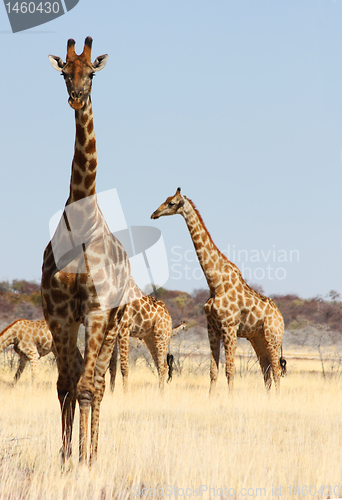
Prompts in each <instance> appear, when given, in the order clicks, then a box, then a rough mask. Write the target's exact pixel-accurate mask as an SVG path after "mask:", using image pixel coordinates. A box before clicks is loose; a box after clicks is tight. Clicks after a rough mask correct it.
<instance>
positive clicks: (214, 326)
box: [151, 188, 284, 391]
mask: <svg viewBox="0 0 342 500" xmlns="http://www.w3.org/2000/svg"><path fill="white" fill-rule="evenodd" d="M173 214H180V215H182V216H183V217H184V219H185V222H186V224H187V227H188V229H189V232H190V235H191V238H192V241H193V244H194V247H195V250H196V254H197V257H198V259H199V263H200V265H201V267H202V270H203V272H204V275H205V277H206V280H207V283H208V286H209V289H210V298H209V299H208V301H207V302H206V304H205V306H204V310H205V314H206V319H207V326H208V337H209V343H210V349H211V364H210V391H213V390H214V387H215V385H216V382H217V376H218V369H219V356H220V343H221V341H222V342H223V346H224V349H225V357H226V377H227V381H228V387H229V389H232V387H233V380H234V359H235V351H236V342H237V337H243V338H246V339H248V340H249V341H250V342H251V344H252V346H253V348H254V350H255V352H256V355H257V357H258V359H259V363H260V366H261V370H262V373H263V376H264V381H265V385H266V387H267V388H268V389H269V388H270V387H271V380H272V379H271V373H272V374H273V379H274V384H275V387H276V390H277V391H278V390H279V383H280V376H281V372H282V368H281V361H282V360H283V358H282V357H281V349H282V339H283V332H284V320H283V317H282V315H281V313H280V312H279V310H278V308H277V306H276V305H275V303H274V302H273V300H272V299H270V298H268V297H265V296H264V295H262V294H260V293H258V292H257V291H255V290H253V289H252V288H251V287H250V286H249V285H248V284H247V283H246V282H245V280H244V279H243V277H242V274H241V272H240V270H239V269H238V268H237V267H236V266H235V264H233V263H232V262H230V261H229V260H228V259H227V258H226V257H225V256H224V255H223V254H222V253H221V252H220V251H219V250H218V248H217V247H216V245H215V244H214V242H213V240H212V238H211V236H210V234H209V232H208V230H207V228H206V227H205V225H204V222H203V220H202V217H201V215H200V214H199V212H198V210H197V209H196V207H195V205H194V203H193V202H192V201H191V200H189V199H188V198H186V197H185V196H182V195H181V191H180V188H178V189H177V191H176V194H175V195H174V196H171V197H169V198H167V199H166V201H165V202H164V203H163V204H162V205H161V206H160V207H159V208H158V209H157V210H156V211H155V212H154V213H153V214H152V216H151V218H152V219H158V218H159V217H162V216H166V215H173ZM283 362H284V360H283Z"/></svg>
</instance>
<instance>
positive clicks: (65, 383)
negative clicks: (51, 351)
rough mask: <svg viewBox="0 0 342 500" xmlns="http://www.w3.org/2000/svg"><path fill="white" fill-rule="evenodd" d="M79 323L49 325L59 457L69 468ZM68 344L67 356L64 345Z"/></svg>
mask: <svg viewBox="0 0 342 500" xmlns="http://www.w3.org/2000/svg"><path fill="white" fill-rule="evenodd" d="M78 327H79V324H78V323H75V324H73V325H71V326H69V325H63V326H61V325H60V324H57V325H56V323H54V322H53V323H52V325H50V329H51V332H52V334H53V338H54V344H55V355H56V360H57V365H58V380H57V393H58V399H59V404H60V407H61V420H62V448H61V450H60V457H61V462H62V467H63V468H64V469H68V468H70V466H71V464H70V458H71V453H72V449H71V439H72V428H73V422H74V416H75V406H76V385H77V381H78V379H79V377H80V373H81V370H82V368H83V366H82V362H81V360H82V356H81V354H80V353H79V351H78V349H77V345H76V343H77V332H78ZM67 345H68V346H69V356H68V354H67V351H66V349H65V346H67Z"/></svg>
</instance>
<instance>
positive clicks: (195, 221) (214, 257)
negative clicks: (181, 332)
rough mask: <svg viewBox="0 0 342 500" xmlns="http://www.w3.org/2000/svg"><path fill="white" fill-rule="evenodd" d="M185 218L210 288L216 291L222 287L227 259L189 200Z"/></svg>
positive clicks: (185, 206)
mask: <svg viewBox="0 0 342 500" xmlns="http://www.w3.org/2000/svg"><path fill="white" fill-rule="evenodd" d="M183 217H184V219H185V222H186V224H187V226H188V229H189V232H190V235H191V238H192V242H193V244H194V247H195V250H196V254H197V257H198V260H199V263H200V265H201V268H202V270H203V272H204V275H205V277H206V280H207V283H208V286H209V288H210V290H211V291H216V290H217V289H218V287H220V286H221V285H222V274H221V271H222V265H223V261H226V258H225V257H224V255H223V254H222V253H221V252H220V251H219V249H218V248H217V247H216V245H215V244H214V242H213V240H212V239H211V236H210V234H209V233H208V230H207V228H206V227H205V225H204V222H203V220H202V217H201V216H200V214H199V212H198V211H197V209H196V208H195V205H194V204H193V202H192V201H191V200H189V199H186V201H185V204H184V210H183Z"/></svg>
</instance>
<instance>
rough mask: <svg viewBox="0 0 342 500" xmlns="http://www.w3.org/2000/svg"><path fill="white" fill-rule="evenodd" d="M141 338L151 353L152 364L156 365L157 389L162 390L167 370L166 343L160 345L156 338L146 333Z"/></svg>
mask: <svg viewBox="0 0 342 500" xmlns="http://www.w3.org/2000/svg"><path fill="white" fill-rule="evenodd" d="M143 340H144V342H145V344H146V347H147V348H148V350H149V351H150V353H151V356H152V358H153V361H154V364H155V365H156V368H157V371H158V377H159V389H160V390H161V391H163V389H164V381H165V375H166V371H167V363H166V351H167V345H166V346H165V348H164V346H163V345H161V343H160V342H158V340H157V342H156V339H155V337H154V335H152V334H150V335H147V336H146V337H144V338H143Z"/></svg>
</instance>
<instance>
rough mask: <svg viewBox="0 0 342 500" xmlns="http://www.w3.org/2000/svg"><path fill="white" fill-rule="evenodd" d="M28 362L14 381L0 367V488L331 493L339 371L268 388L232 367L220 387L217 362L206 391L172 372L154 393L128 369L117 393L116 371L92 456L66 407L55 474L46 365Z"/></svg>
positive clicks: (338, 446) (340, 488) (145, 377)
mask: <svg viewBox="0 0 342 500" xmlns="http://www.w3.org/2000/svg"><path fill="white" fill-rule="evenodd" d="M39 369H40V373H39V381H38V383H37V385H35V386H31V385H30V371H29V370H27V372H26V373H25V374H24V375H23V378H22V380H21V381H20V382H19V383H18V384H17V386H15V387H13V386H11V385H10V383H9V382H11V381H12V377H13V373H9V372H6V371H4V369H2V370H0V380H1V381H2V382H1V383H0V499H8V500H9V499H11V500H19V499H25V500H26V499H27V500H31V499H40V500H41V499H51V500H52V499H53V500H55V499H63V500H65V499H68V500H74V499H77V500H83V499H84V500H90V499H91V500H95V499H101V500H107V499H111V498H120V499H121V498H122V499H124V498H130V499H131V498H138V495H139V494H141V495H142V496H143V498H153V497H154V498H157V497H162V498H171V499H173V498H176V497H177V495H178V497H183V498H209V497H210V498H213V499H218V498H220V497H221V498H230V499H231V498H239V499H242V498H267V499H271V498H277V494H279V493H281V496H280V498H282V499H285V498H294V499H297V498H309V499H313V498H327V497H328V496H329V490H328V486H329V485H330V486H332V488H334V487H335V491H333V492H332V493H330V497H331V498H336V497H338V496H342V404H341V402H342V401H341V399H342V381H341V380H339V379H338V378H332V379H325V380H324V379H323V378H322V376H321V375H320V374H319V373H318V374H316V375H315V374H308V373H307V374H305V373H299V372H295V373H291V372H290V373H289V375H288V376H287V377H286V378H284V379H282V381H281V393H280V395H279V397H277V396H276V395H275V394H274V393H273V391H272V392H271V394H269V395H267V394H266V393H265V390H264V387H263V382H262V377H261V375H260V373H257V374H254V373H253V374H250V375H246V376H244V377H240V376H239V375H238V374H237V376H236V381H235V391H234V394H233V395H232V396H229V395H228V392H227V387H226V381H225V377H224V372H223V370H221V373H220V377H219V383H218V389H217V394H215V396H214V397H212V398H210V399H209V397H208V388H209V374H208V373H206V374H205V375H198V376H194V375H191V374H183V376H182V377H180V376H177V375H175V376H174V378H173V381H172V383H171V384H167V386H166V388H165V393H164V396H162V397H161V396H160V395H159V393H158V390H157V378H156V376H154V375H153V374H152V373H151V372H150V371H148V370H147V369H146V368H145V369H142V368H140V369H138V368H137V369H135V370H131V373H130V382H129V384H130V390H129V393H128V394H127V396H124V395H123V392H122V388H121V381H120V380H119V377H118V381H117V387H116V390H115V393H114V395H112V394H111V393H110V392H109V391H106V394H105V397H104V400H103V403H102V408H101V417H100V440H99V456H98V461H97V463H96V464H95V465H94V466H93V468H92V469H91V470H90V471H89V470H88V469H86V468H83V467H82V468H81V467H79V466H78V463H77V455H78V447H77V440H78V411H77V413H76V419H75V429H74V438H73V443H74V445H73V446H74V456H73V469H72V471H70V472H68V473H64V474H61V471H60V467H59V460H58V450H59V447H60V441H61V439H60V411H59V405H58V401H57V394H56V388H55V382H56V370H55V369H52V368H51V367H50V366H49V364H48V363H43V360H42V361H41V363H40V366H39ZM296 487H297V489H296ZM310 487H311V489H310ZM321 487H323V489H321ZM209 488H211V490H210V491H209ZM280 488H281V489H280ZM306 488H308V489H306ZM339 492H340V494H339ZM175 493H177V495H175ZM291 493H292V494H291ZM200 495H201V496H200ZM278 498H279V496H278Z"/></svg>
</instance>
